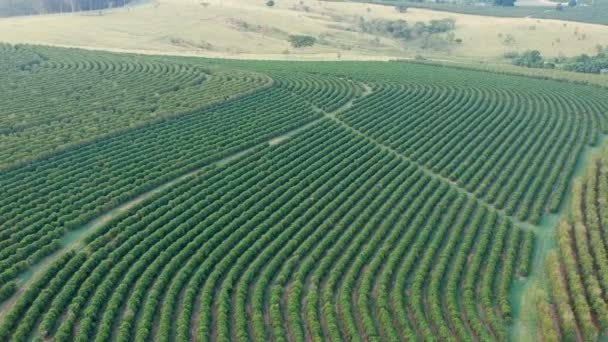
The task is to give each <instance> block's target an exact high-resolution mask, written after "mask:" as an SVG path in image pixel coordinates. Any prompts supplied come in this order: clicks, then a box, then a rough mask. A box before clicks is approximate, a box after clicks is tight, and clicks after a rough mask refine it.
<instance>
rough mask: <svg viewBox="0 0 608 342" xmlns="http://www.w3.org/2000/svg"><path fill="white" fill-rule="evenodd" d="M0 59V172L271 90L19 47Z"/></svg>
mask: <svg viewBox="0 0 608 342" xmlns="http://www.w3.org/2000/svg"><path fill="white" fill-rule="evenodd" d="M85 57H86V58H85ZM111 57H112V58H111ZM0 58H1V62H2V63H1V64H2V68H0V78H1V79H2V82H1V83H0V102H2V108H0V168H6V167H9V166H11V165H14V164H16V163H23V162H24V161H30V160H33V159H37V158H41V157H44V156H48V155H50V154H53V153H55V152H56V151H57V149H65V148H73V147H74V145H77V144H79V143H82V142H84V141H91V140H92V139H95V138H98V137H99V136H105V135H107V134H108V133H110V132H115V131H124V130H125V129H129V128H132V127H137V126H141V125H144V124H149V123H150V122H151V121H154V120H158V119H162V118H166V117H168V116H175V115H177V114H184V113H188V112H192V111H195V110H200V108H202V107H204V106H209V105H211V104H214V103H217V102H221V101H225V100H227V99H230V98H233V97H235V96H243V95H245V94H248V93H250V92H252V91H254V90H256V89H261V88H264V87H268V86H269V85H270V84H271V80H270V78H268V77H266V76H263V75H261V74H257V73H252V72H228V71H222V70H221V69H218V68H217V67H216V68H204V67H202V66H197V65H188V64H178V63H171V62H167V61H162V60H154V59H146V58H142V57H133V56H114V55H111V56H106V55H105V54H99V55H96V54H92V53H86V54H85V53H79V52H78V50H74V51H72V50H56V49H48V48H46V49H45V48H32V47H28V46H17V47H15V48H13V49H12V50H9V51H8V52H5V53H3V54H2V56H1V57H0Z"/></svg>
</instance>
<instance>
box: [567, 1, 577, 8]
mask: <svg viewBox="0 0 608 342" xmlns="http://www.w3.org/2000/svg"><path fill="white" fill-rule="evenodd" d="M576 5H578V1H577V0H570V1H568V6H570V7H574V6H576Z"/></svg>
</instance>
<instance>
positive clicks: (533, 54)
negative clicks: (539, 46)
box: [513, 50, 545, 68]
mask: <svg viewBox="0 0 608 342" xmlns="http://www.w3.org/2000/svg"><path fill="white" fill-rule="evenodd" d="M513 64H515V65H518V66H524V67H528V68H542V67H544V65H545V61H544V59H543V56H542V55H541V53H540V51H538V50H528V51H526V52H524V53H522V54H520V55H518V56H516V57H514V58H513Z"/></svg>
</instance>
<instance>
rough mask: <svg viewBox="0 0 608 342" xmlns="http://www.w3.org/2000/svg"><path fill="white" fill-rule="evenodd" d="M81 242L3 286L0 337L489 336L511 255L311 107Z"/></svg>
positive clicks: (490, 214)
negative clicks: (9, 295)
mask: <svg viewBox="0 0 608 342" xmlns="http://www.w3.org/2000/svg"><path fill="white" fill-rule="evenodd" d="M86 242H87V245H86V248H85V249H84V250H82V251H80V252H77V253H68V254H66V255H65V256H64V257H62V258H61V259H60V260H58V261H57V262H56V263H55V264H54V265H53V266H51V267H50V269H49V270H48V271H47V272H46V273H45V274H44V275H43V276H42V277H40V278H39V280H38V281H37V282H36V283H35V284H33V285H32V286H31V287H30V288H28V290H27V291H26V292H25V293H23V295H21V296H20V297H19V299H18V301H17V302H16V304H15V306H14V307H13V308H12V309H11V310H10V311H9V312H8V314H7V315H6V316H5V317H4V318H3V319H2V323H1V324H0V339H1V340H7V339H9V338H13V339H15V340H23V339H27V338H29V337H32V336H39V337H41V338H49V337H55V338H57V339H59V340H66V339H68V340H69V339H77V340H83V341H84V340H87V341H89V340H100V341H103V340H107V339H109V338H110V337H112V336H114V337H115V338H116V339H118V340H137V341H148V340H150V339H157V340H169V339H171V338H172V337H175V338H177V339H178V340H183V339H188V338H196V339H198V340H207V339H219V340H227V339H258V340H267V339H270V338H272V339H274V340H285V339H295V340H304V339H307V338H314V339H316V338H334V339H374V338H383V339H393V338H415V337H416V336H418V337H424V338H429V339H434V338H449V337H450V336H451V334H452V333H456V334H457V335H456V336H458V338H461V339H466V340H469V339H472V338H473V336H477V337H478V338H483V339H485V338H496V339H501V340H505V339H506V335H505V329H504V326H505V325H504V323H505V322H506V321H508V320H509V306H508V299H507V293H506V292H505V291H503V288H508V287H509V286H510V283H511V280H512V277H513V274H515V273H516V270H517V268H518V267H517V265H518V263H519V262H525V260H520V258H519V257H518V253H516V251H517V250H518V249H519V248H520V246H521V245H523V244H524V242H525V239H524V238H523V235H522V234H521V233H520V231H519V230H518V229H517V228H514V227H513V226H512V224H511V223H510V222H509V221H508V220H505V219H504V218H501V217H500V216H499V215H498V214H497V213H496V212H494V211H491V210H489V209H487V207H485V206H484V205H483V204H480V203H478V202H476V201H474V200H471V199H469V198H468V197H467V196H465V195H463V194H461V193H460V192H458V191H457V190H455V189H453V188H451V187H450V186H449V185H448V184H446V183H443V182H441V181H439V180H437V179H433V178H431V177H429V176H427V175H425V173H424V172H422V171H421V170H419V169H418V168H417V167H416V166H415V165H413V164H411V163H407V162H405V161H403V160H402V159H400V158H399V157H398V156H396V155H394V154H390V153H388V152H382V151H381V150H380V149H379V148H378V147H376V146H374V144H372V143H370V142H369V141H368V140H367V139H365V138H363V137H358V136H356V135H353V134H352V133H350V132H348V131H345V130H343V129H341V128H340V127H339V126H338V125H336V124H332V123H331V122H330V121H327V120H325V121H322V122H319V123H317V124H315V125H314V126H312V127H309V128H308V129H307V130H306V131H304V132H302V133H301V134H299V135H298V136H296V137H294V138H293V139H292V140H291V141H289V142H287V143H284V144H281V145H277V146H273V147H266V148H259V149H257V150H256V151H255V152H253V153H252V154H250V155H248V156H246V157H243V158H241V159H238V160H236V161H233V162H230V163H229V164H228V165H225V166H221V167H215V168H207V169H204V170H203V171H201V172H200V173H199V175H198V176H196V177H191V178H189V179H188V180H187V181H185V182H183V183H180V184H179V185H178V186H176V187H175V188H170V189H167V190H164V191H163V192H162V193H160V194H158V195H156V196H154V197H153V198H151V199H149V200H146V201H144V203H142V204H140V205H139V206H137V207H136V208H133V209H131V210H129V212H128V213H125V214H122V215H120V216H119V217H116V218H114V219H113V220H112V221H111V222H108V223H107V224H105V225H104V226H103V227H102V228H100V229H99V230H97V231H95V232H94V234H92V235H91V236H90V237H88V239H87V241H86ZM474 242H479V243H474ZM462 293H464V294H465V295H464V296H462V295H461V294H462ZM493 293H498V296H493V295H490V294H493ZM479 302H480V303H481V305H479V306H478V305H477V303H479ZM159 307H162V308H163V309H162V310H159ZM68 312H69V314H67V315H66V313H68ZM378 313H380V314H378Z"/></svg>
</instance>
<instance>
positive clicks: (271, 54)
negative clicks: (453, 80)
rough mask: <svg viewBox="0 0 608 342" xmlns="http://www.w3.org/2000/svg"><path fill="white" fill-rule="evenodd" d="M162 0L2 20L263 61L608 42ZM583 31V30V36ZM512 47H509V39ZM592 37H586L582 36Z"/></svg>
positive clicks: (595, 34) (422, 13)
mask: <svg viewBox="0 0 608 342" xmlns="http://www.w3.org/2000/svg"><path fill="white" fill-rule="evenodd" d="M276 3H277V4H276V6H275V7H273V8H269V7H267V6H265V0H157V1H154V2H152V3H149V4H146V5H141V6H136V7H131V8H129V9H119V10H118V9H117V10H111V11H104V12H102V13H80V14H62V15H45V16H34V17H19V18H7V19H0V41H4V42H9V43H34V44H48V45H60V46H77V47H84V48H97V49H106V50H113V51H135V52H141V53H153V54H181V55H196V56H209V57H230V58H255V59H299V60H301V59H314V60H332V59H351V60H352V59H355V60H357V59H366V60H373V59H377V60H386V59H391V58H408V57H410V58H411V57H413V56H415V55H418V54H421V55H424V56H426V57H430V58H434V59H439V60H440V59H450V60H462V61H497V60H500V59H501V57H502V55H503V54H504V53H505V52H507V51H513V50H519V51H523V50H526V49H531V48H534V49H538V50H540V51H541V52H542V53H543V54H544V55H547V56H558V55H565V56H571V55H578V54H581V53H593V52H594V51H595V46H596V45H598V44H602V43H605V40H602V37H607V36H608V26H602V25H592V24H581V23H573V22H562V21H557V20H537V19H528V18H493V17H483V16H474V15H464V14H454V13H445V12H437V11H429V10H421V9H409V10H408V11H407V13H403V14H402V13H398V12H397V11H396V10H395V9H394V8H393V7H390V6H379V5H368V4H360V3H333V2H322V1H316V0H303V1H300V0H278V1H276ZM360 18H364V19H365V20H369V19H373V18H383V19H391V20H394V19H404V20H407V21H409V22H412V23H413V22H416V21H429V20H432V19H442V18H454V19H455V20H456V26H457V28H456V31H455V34H456V37H457V38H460V39H462V41H463V42H462V44H458V45H455V46H454V47H453V48H452V49H450V51H432V50H428V49H427V50H424V49H421V48H420V47H419V44H416V43H415V42H408V43H403V42H401V41H398V40H394V39H390V38H387V37H375V36H373V35H370V34H364V33H360V32H357V31H356V30H354V29H355V28H356V27H357V22H358V21H359V20H360ZM575 32H576V34H575ZM289 34H309V35H313V36H315V37H317V38H319V40H320V44H317V45H315V46H314V47H311V48H305V49H293V48H292V47H291V46H290V45H289V43H288V42H287V37H288V35H289ZM508 34H510V35H512V36H513V42H512V44H505V43H504V42H505V39H506V37H507V35H508ZM583 37H584V39H583Z"/></svg>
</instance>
